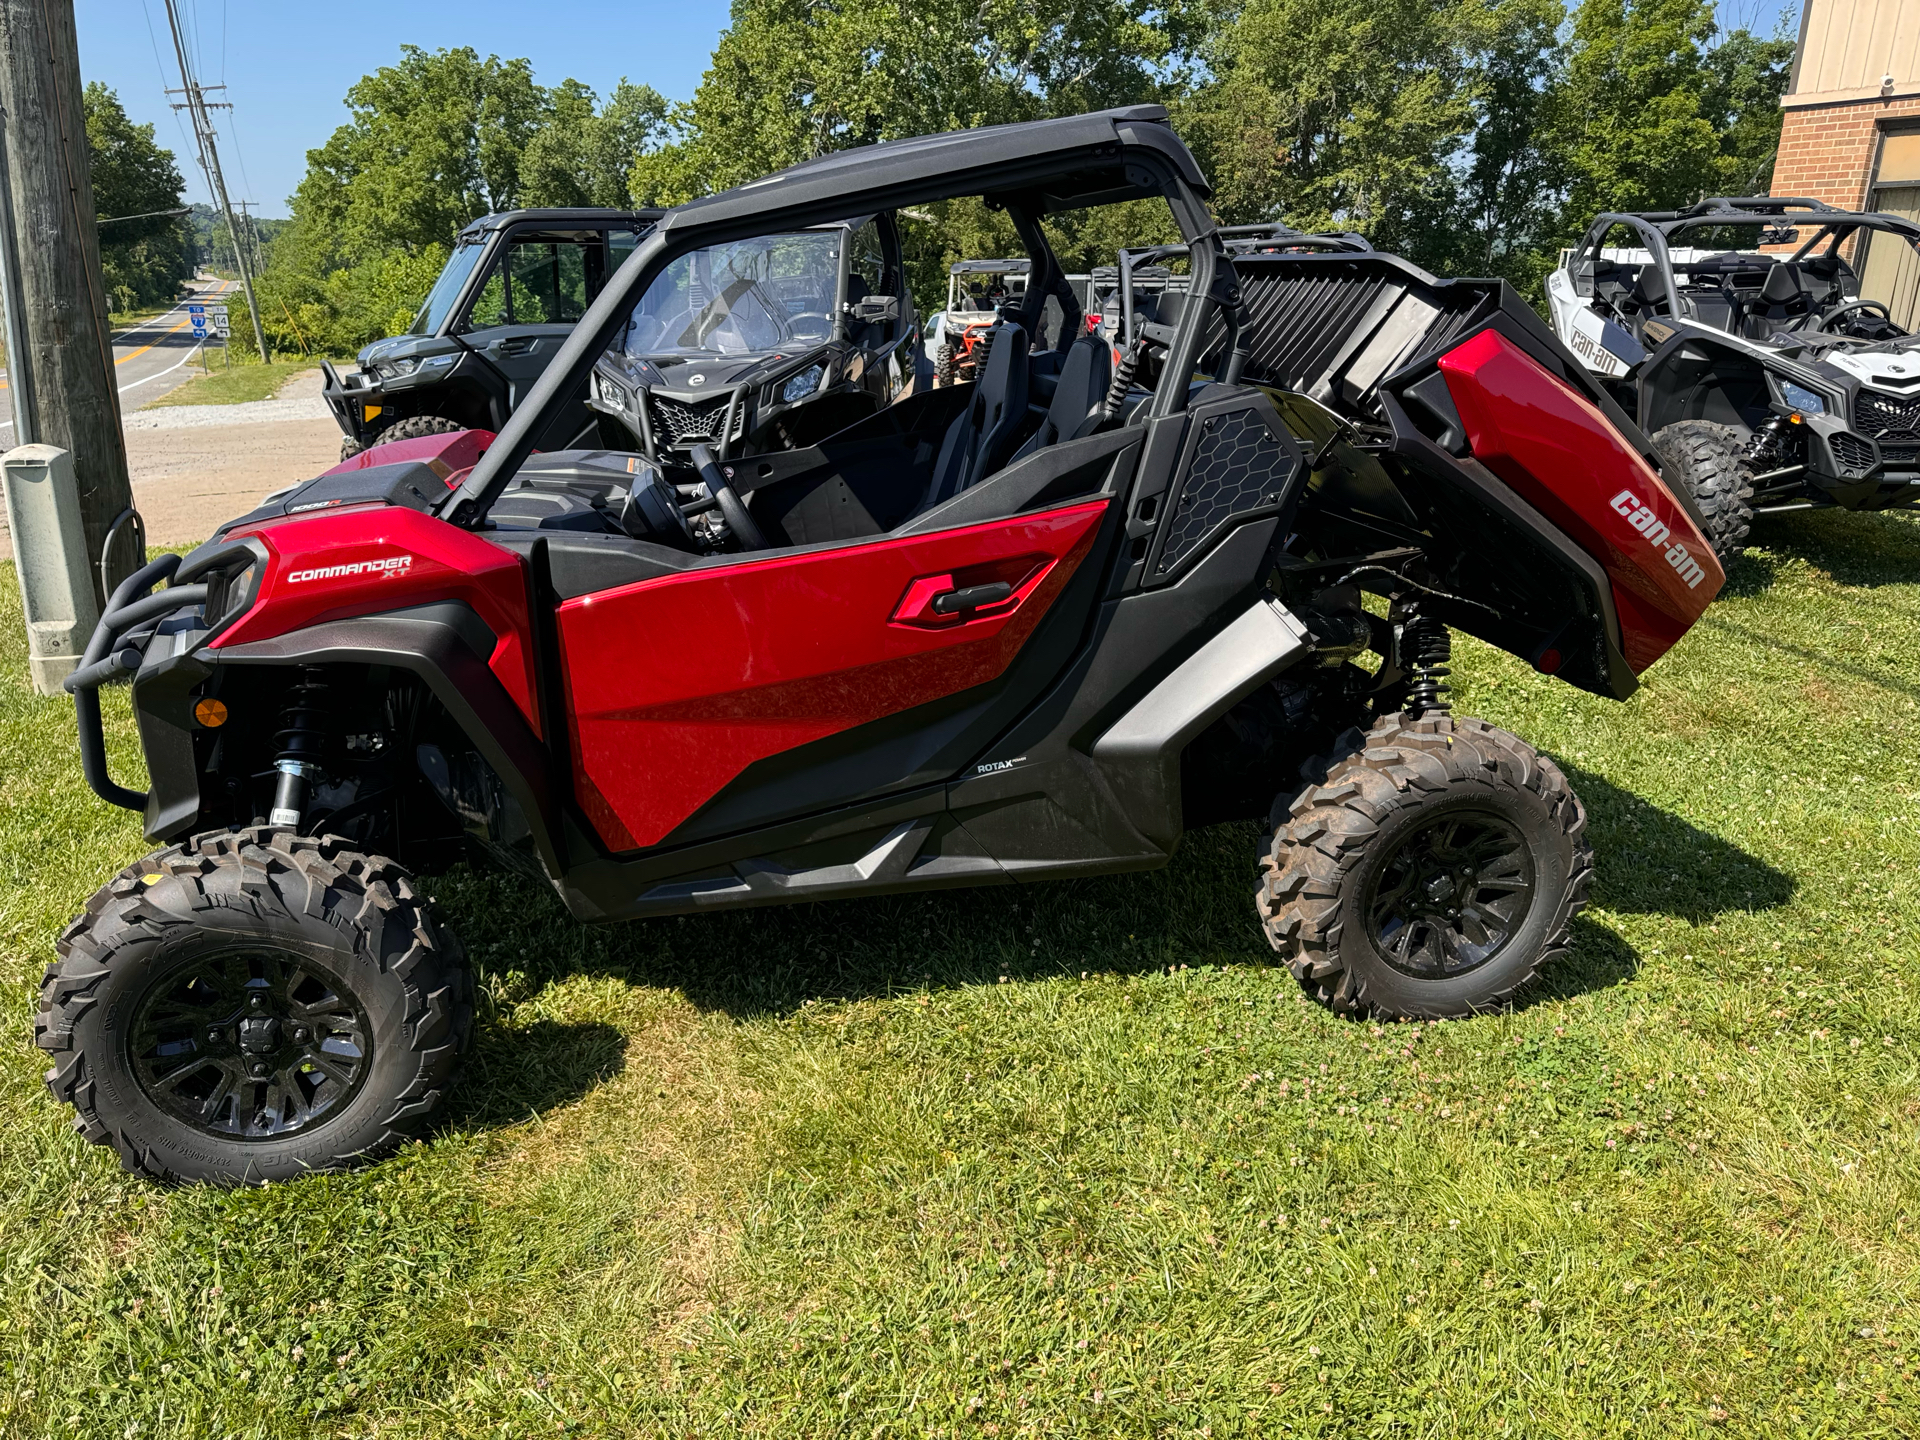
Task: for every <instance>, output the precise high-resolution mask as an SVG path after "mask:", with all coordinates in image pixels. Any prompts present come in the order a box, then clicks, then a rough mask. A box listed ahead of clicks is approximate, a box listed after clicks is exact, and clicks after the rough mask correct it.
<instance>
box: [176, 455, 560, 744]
mask: <svg viewBox="0 0 1920 1440" xmlns="http://www.w3.org/2000/svg"><path fill="white" fill-rule="evenodd" d="M435 438H436V439H438V438H444V437H438V436H436V437H435ZM232 533H233V534H234V535H258V536H259V537H260V539H261V540H262V541H263V542H265V544H266V547H267V550H268V552H269V554H270V555H271V557H272V559H271V563H270V564H269V565H268V567H267V574H266V576H265V578H264V579H263V580H262V582H261V585H260V591H259V594H258V596H257V597H256V598H255V600H254V603H253V606H252V608H251V609H249V610H248V611H247V613H246V614H244V615H242V616H241V617H240V618H239V619H238V620H236V621H234V622H233V624H232V625H231V626H229V627H228V628H227V629H226V630H224V631H223V632H221V634H220V635H219V636H218V637H217V638H216V639H215V640H214V641H213V642H212V644H211V646H210V647H209V648H212V649H219V648H222V647H224V646H228V645H244V644H246V643H247V642H248V641H251V640H270V639H272V638H273V637H274V636H276V635H285V634H287V633H288V632H289V631H292V630H299V629H302V628H304V627H306V626H308V625H319V624H322V623H324V622H326V621H328V620H344V619H347V618H349V617H351V616H354V615H372V614H377V613H379V612H380V611H384V610H400V609H404V608H405V607H407V606H409V605H429V604H432V603H433V602H434V601H437V600H464V601H465V602H466V603H467V604H469V605H471V606H472V607H473V609H474V613H475V614H477V615H478V616H479V617H480V618H481V619H482V620H484V621H486V622H487V626H488V628H489V629H491V630H492V631H493V633H494V634H495V635H496V636H497V637H498V642H497V643H496V644H495V646H494V649H493V654H492V655H490V656H488V657H487V663H488V665H489V666H490V667H491V668H492V670H493V673H494V674H495V675H497V676H499V678H500V683H501V684H502V685H504V686H505V687H506V690H507V693H508V694H509V695H511V696H512V697H513V701H514V703H515V704H516V705H518V706H519V707H520V710H521V713H522V714H524V715H525V716H526V717H527V722H528V723H529V724H530V725H532V726H533V729H534V732H535V733H536V734H538V733H539V730H540V717H539V710H538V707H537V706H536V705H535V704H534V699H533V639H532V636H533V631H532V625H531V622H530V618H529V613H528V608H527V579H526V575H525V573H524V571H525V565H524V562H522V560H521V559H520V557H519V556H517V555H514V554H511V553H510V552H508V551H506V550H502V549H501V548H500V547H499V546H497V545H490V544H488V543H487V542H486V541H485V540H482V539H481V538H480V537H479V536H478V535H475V534H474V533H473V532H472V531H470V530H461V529H459V528H457V527H455V526H452V525H449V524H447V523H446V522H445V521H444V520H436V519H434V518H433V517H432V516H431V515H422V514H421V513H420V512H418V511H417V510H407V509H403V508H401V507H399V506H396V505H361V506H355V507H353V508H352V509H344V510H338V511H332V512H328V513H324V514H315V515H295V516H292V517H289V518H288V519H284V520H270V521H265V522H263V523H261V524H258V525H248V526H244V527H242V528H241V529H239V530H235V531H233V532H232Z"/></svg>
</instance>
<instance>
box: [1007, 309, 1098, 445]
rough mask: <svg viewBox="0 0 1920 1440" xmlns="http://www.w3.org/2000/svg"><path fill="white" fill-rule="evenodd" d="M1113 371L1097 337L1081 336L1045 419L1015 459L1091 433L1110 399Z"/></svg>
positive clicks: (1072, 347) (1070, 353) (1070, 350)
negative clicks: (1108, 395) (1108, 386)
mask: <svg viewBox="0 0 1920 1440" xmlns="http://www.w3.org/2000/svg"><path fill="white" fill-rule="evenodd" d="M1112 371H1113V357H1112V356H1111V355H1110V354H1108V353H1107V347H1106V346H1105V345H1103V344H1102V343H1101V342H1100V340H1099V339H1098V337H1096V336H1093V335H1082V336H1081V337H1080V338H1079V339H1078V340H1076V341H1074V342H1073V344H1071V345H1069V346H1068V347H1067V358H1066V360H1065V362H1064V363H1063V364H1062V365H1061V366H1060V379H1059V381H1058V383H1057V384H1055V386H1054V389H1053V403H1052V404H1051V405H1049V406H1048V407H1047V414H1046V418H1045V419H1043V420H1042V421H1041V422H1040V428H1039V429H1038V430H1036V431H1034V432H1033V434H1032V435H1031V436H1029V437H1028V439H1027V443H1026V444H1024V445H1022V446H1021V447H1020V448H1019V450H1017V451H1016V452H1015V453H1014V456H1013V458H1014V459H1015V460H1024V459H1026V457H1027V456H1029V455H1031V454H1033V452H1034V451H1036V450H1039V449H1042V448H1044V447H1045V446H1048V445H1053V444H1057V443H1058V442H1059V441H1062V440H1076V439H1078V438H1079V437H1080V436H1081V435H1083V434H1085V433H1086V432H1087V431H1088V430H1090V429H1091V428H1092V426H1093V424H1094V423H1095V420H1096V418H1097V417H1096V414H1095V412H1096V411H1098V409H1099V408H1100V405H1101V402H1103V401H1104V400H1105V399H1106V398H1107V384H1108V381H1109V380H1110V379H1111V378H1112Z"/></svg>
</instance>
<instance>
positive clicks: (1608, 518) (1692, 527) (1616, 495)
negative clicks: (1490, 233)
mask: <svg viewBox="0 0 1920 1440" xmlns="http://www.w3.org/2000/svg"><path fill="white" fill-rule="evenodd" d="M1438 366H1439V370H1440V373H1441V374H1442V375H1443V376H1444V377H1445V379H1446V389H1447V393H1448V395H1449V396H1450V397H1451V399H1452V401H1453V405H1454V408H1455V410H1456V411H1457V412H1458V414H1459V416H1460V419H1461V422H1462V425H1463V427H1464V431H1465V438H1466V441H1467V444H1468V445H1469V446H1470V447H1471V450H1472V454H1473V457H1474V458H1475V459H1476V460H1478V461H1479V462H1480V463H1481V464H1483V465H1484V466H1485V467H1486V468H1487V469H1488V470H1490V471H1492V472H1493V473H1494V474H1495V475H1497V476H1499V477H1500V479H1501V480H1503V481H1505V482H1506V484H1507V485H1508V486H1509V487H1510V488H1511V489H1512V490H1513V491H1514V492H1515V493H1516V494H1518V495H1519V496H1520V497H1521V498H1522V499H1524V500H1525V501H1526V502H1527V503H1528V504H1529V505H1531V506H1532V507H1533V508H1534V509H1535V510H1537V511H1538V512H1539V513H1540V514H1541V515H1543V516H1544V517H1545V518H1546V519H1547V520H1548V521H1549V522H1550V523H1551V524H1552V525H1553V526H1555V527H1556V528H1557V529H1559V530H1560V531H1561V532H1563V533H1564V534H1565V535H1566V536H1567V537H1568V538H1569V539H1570V540H1572V541H1573V542H1574V543H1575V544H1576V545H1578V546H1579V547H1580V549H1581V550H1583V551H1585V552H1586V553H1587V555H1589V556H1590V557H1591V558H1592V559H1593V560H1595V561H1597V562H1598V563H1599V565H1600V567H1601V568H1602V569H1603V570H1604V571H1605V572H1606V575H1607V580H1608V584H1609V588H1610V590H1611V592H1612V599H1613V605H1614V610H1615V613H1616V616H1617V621H1618V625H1619V629H1620V648H1621V651H1622V653H1623V654H1624V655H1625V657H1626V660H1627V663H1628V664H1629V665H1630V666H1631V667H1632V668H1633V671H1634V673H1635V674H1636V675H1638V674H1640V673H1642V672H1644V671H1645V670H1646V668H1647V667H1648V666H1649V665H1651V664H1653V662H1654V661H1656V660H1658V659H1659V658H1660V657H1661V656H1662V655H1664V654H1665V653H1666V652H1667V650H1668V649H1670V648H1671V647H1672V646H1673V644H1674V643H1675V642H1676V641H1677V640H1679V638H1680V637H1681V636H1682V635H1683V634H1685V633H1686V631H1687V630H1688V628H1689V627H1690V626H1692V624H1693V623H1694V621H1696V620H1698V619H1699V618H1700V616H1701V615H1702V614H1703V613H1704V612H1705V610H1706V608H1707V606H1708V604H1710V603H1711V602H1712V600H1713V597H1714V596H1715V595H1717V594H1719V593H1720V587H1721V586H1722V585H1723V584H1725V583H1726V574H1725V572H1724V571H1723V570H1722V569H1721V568H1720V563H1719V561H1718V560H1716V559H1715V558H1714V554H1713V549H1712V546H1711V545H1710V544H1709V543H1708V542H1707V539H1706V537H1705V536H1704V535H1703V534H1702V533H1701V532H1700V528H1699V527H1698V526H1697V525H1696V524H1695V522H1694V517H1693V516H1692V515H1691V514H1690V513H1689V511H1688V509H1687V507H1685V506H1683V505H1682V504H1681V502H1680V501H1679V500H1678V499H1676V498H1675V497H1674V495H1673V493H1672V492H1671V491H1669V490H1668V489H1667V487H1666V486H1665V485H1664V484H1663V483H1662V482H1661V480H1660V477H1659V476H1658V475H1657V474H1656V473H1655V472H1654V470H1653V468H1652V466H1650V465H1649V464H1648V463H1647V461H1646V459H1645V458H1644V457H1643V456H1641V455H1640V454H1639V453H1637V451H1636V450H1635V449H1634V448H1633V447H1632V446H1630V444H1629V443H1628V440H1627V437H1626V436H1625V435H1623V434H1622V433H1621V431H1620V430H1619V428H1618V427H1617V426H1616V425H1615V424H1613V423H1612V422H1611V420H1610V419H1609V418H1608V417H1607V415H1605V414H1604V413H1603V412H1602V410H1601V409H1600V407H1599V406H1597V405H1595V404H1593V403H1592V402H1591V401H1590V400H1589V398H1588V397H1587V396H1585V395H1583V394H1581V393H1580V392H1579V391H1578V390H1576V389H1575V388H1574V387H1573V386H1572V385H1570V384H1568V383H1567V382H1566V380H1564V379H1563V378H1561V377H1560V376H1558V375H1555V374H1553V373H1551V372H1549V371H1548V369H1547V368H1546V367H1545V366H1543V365H1541V364H1540V363H1539V362H1538V361H1537V360H1535V359H1534V358H1533V357H1532V356H1530V355H1528V354H1527V353H1526V351H1525V350H1523V349H1522V348H1521V347H1519V346H1518V345H1516V344H1514V343H1513V341H1512V340H1511V339H1509V338H1508V337H1507V336H1506V335H1504V334H1502V333H1501V332H1500V331H1499V330H1497V329H1493V328H1488V329H1485V330H1482V331H1480V332H1479V333H1478V334H1475V335H1473V336H1471V337H1470V338H1468V339H1467V340H1465V341H1463V342H1462V343H1461V344H1459V345H1457V346H1455V347H1454V348H1452V349H1451V350H1449V351H1448V352H1447V353H1446V354H1444V355H1443V356H1441V357H1440V359H1439V361H1438Z"/></svg>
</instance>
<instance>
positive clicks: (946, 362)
mask: <svg viewBox="0 0 1920 1440" xmlns="http://www.w3.org/2000/svg"><path fill="white" fill-rule="evenodd" d="M933 383H934V384H936V385H938V386H939V387H940V388H941V389H943V390H944V389H945V388H946V387H947V386H949V385H951V384H953V346H951V345H942V346H940V347H939V348H937V349H936V350H935V351H934V352H933Z"/></svg>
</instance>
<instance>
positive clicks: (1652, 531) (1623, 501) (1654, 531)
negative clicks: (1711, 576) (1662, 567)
mask: <svg viewBox="0 0 1920 1440" xmlns="http://www.w3.org/2000/svg"><path fill="white" fill-rule="evenodd" d="M1609 503H1610V504H1611V505H1612V506H1613V508H1614V509H1615V510H1617V511H1618V512H1619V513H1620V514H1622V515H1624V516H1626V517H1627V523H1628V524H1629V525H1631V526H1633V528H1634V529H1636V530H1638V531H1639V532H1640V533H1641V534H1642V535H1644V536H1646V537H1647V543H1648V544H1649V545H1651V546H1653V548H1654V549H1656V550H1658V551H1659V552H1660V553H1661V554H1663V555H1665V556H1666V557H1667V563H1668V564H1669V565H1671V566H1672V567H1673V568H1674V570H1675V571H1676V572H1677V573H1678V574H1679V576H1680V578H1681V579H1682V580H1684V581H1686V582H1687V588H1688V589H1689V590H1691V589H1693V588H1694V587H1695V586H1697V585H1699V583H1700V582H1701V581H1702V580H1704V579H1706V578H1707V572H1706V571H1705V570H1703V569H1702V568H1701V567H1700V562H1699V561H1698V560H1695V559H1694V558H1693V554H1692V552H1690V551H1689V550H1688V549H1687V547H1686V546H1685V545H1682V544H1681V543H1680V542H1679V541H1677V540H1676V541H1674V543H1673V544H1671V545H1669V544H1667V540H1668V538H1669V537H1671V536H1672V534H1673V529H1672V527H1671V526H1668V525H1663V524H1661V523H1660V521H1659V520H1657V519H1655V518H1654V514H1653V511H1652V509H1651V508H1649V507H1648V505H1647V504H1646V502H1645V501H1643V500H1642V499H1641V498H1640V497H1639V496H1638V495H1636V494H1634V493H1633V492H1632V491H1631V490H1622V491H1621V492H1620V493H1619V494H1618V495H1616V496H1614V497H1613V499H1612V500H1611V501H1610V502H1609Z"/></svg>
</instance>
